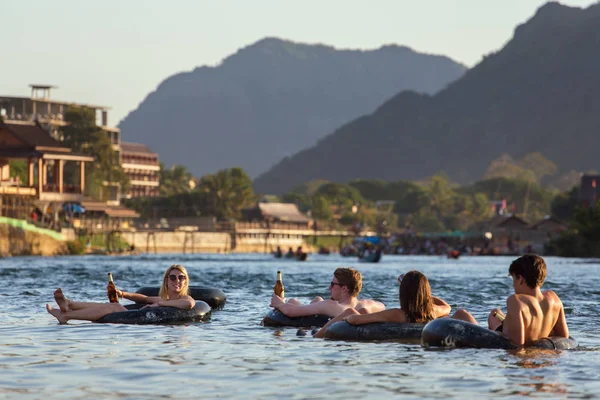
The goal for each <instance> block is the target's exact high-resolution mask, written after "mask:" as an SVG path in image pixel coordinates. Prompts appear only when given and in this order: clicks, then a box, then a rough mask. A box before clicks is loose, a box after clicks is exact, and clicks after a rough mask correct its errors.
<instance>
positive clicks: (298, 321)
mask: <svg viewBox="0 0 600 400" xmlns="http://www.w3.org/2000/svg"><path fill="white" fill-rule="evenodd" d="M330 319H331V317H330V316H328V315H311V316H307V317H295V318H290V317H286V316H285V315H284V314H283V313H282V312H281V311H279V310H271V311H270V312H269V313H268V314H267V315H265V317H264V318H263V320H262V323H261V325H263V326H293V327H296V328H310V327H313V326H317V327H321V326H323V325H325V324H326V323H327V322H329V320H330Z"/></svg>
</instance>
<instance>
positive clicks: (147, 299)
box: [117, 289, 160, 304]
mask: <svg viewBox="0 0 600 400" xmlns="http://www.w3.org/2000/svg"><path fill="white" fill-rule="evenodd" d="M117 295H118V296H119V297H121V298H124V299H127V300H131V301H135V302H136V303H142V304H152V303H157V302H158V301H159V300H160V297H158V296H146V295H144V294H141V293H129V292H125V291H123V290H119V289H117Z"/></svg>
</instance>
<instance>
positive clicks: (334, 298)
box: [270, 268, 385, 337]
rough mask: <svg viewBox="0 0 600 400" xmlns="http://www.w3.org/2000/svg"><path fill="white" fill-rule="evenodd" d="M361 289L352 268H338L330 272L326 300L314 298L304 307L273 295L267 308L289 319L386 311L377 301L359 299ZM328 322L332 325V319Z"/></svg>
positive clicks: (359, 276) (295, 301) (358, 277)
mask: <svg viewBox="0 0 600 400" xmlns="http://www.w3.org/2000/svg"><path fill="white" fill-rule="evenodd" d="M361 289H362V275H361V274H360V272H358V271H357V270H355V269H354V268H338V269H336V270H335V272H334V273H333V278H332V279H331V283H330V284H329V292H330V299H329V300H323V298H322V297H320V296H317V297H315V298H314V299H313V300H312V301H311V302H310V304H306V305H304V304H302V303H300V302H299V301H298V300H296V299H289V300H288V301H287V302H286V301H285V299H282V298H281V297H279V296H277V295H276V294H273V296H272V297H271V304H270V306H271V307H273V308H275V309H277V310H279V311H281V312H282V313H283V314H284V315H286V316H288V317H292V318H293V317H305V316H309V315H316V314H322V315H329V316H330V317H336V316H338V315H340V314H342V313H343V312H344V311H346V310H348V309H353V310H356V311H357V312H359V313H361V314H367V313H371V312H377V311H381V310H383V309H385V305H383V303H380V302H378V301H375V300H368V299H362V300H359V299H358V294H359V293H360V290H361ZM344 316H345V315H344ZM334 319H335V318H334ZM330 322H331V323H333V320H331V321H330ZM328 324H329V323H328ZM329 325H330V324H329ZM326 326H327V325H326ZM324 328H325V327H324ZM319 332H323V333H324V332H325V330H324V329H321V330H320V331H319ZM315 337H321V336H319V334H318V333H317V334H315Z"/></svg>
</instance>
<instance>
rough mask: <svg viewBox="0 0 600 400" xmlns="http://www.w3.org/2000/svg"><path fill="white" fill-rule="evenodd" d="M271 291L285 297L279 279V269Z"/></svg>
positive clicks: (281, 282)
mask: <svg viewBox="0 0 600 400" xmlns="http://www.w3.org/2000/svg"><path fill="white" fill-rule="evenodd" d="M273 291H274V292H275V294H276V295H277V296H279V297H282V298H283V297H285V293H284V287H283V281H282V280H281V271H277V282H275V286H274V287H273Z"/></svg>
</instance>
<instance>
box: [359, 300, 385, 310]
mask: <svg viewBox="0 0 600 400" xmlns="http://www.w3.org/2000/svg"><path fill="white" fill-rule="evenodd" d="M357 307H361V308H365V309H368V310H369V311H370V312H374V311H381V310H384V309H385V305H384V304H383V303H381V302H379V301H377V300H372V299H361V300H359V301H358V304H357Z"/></svg>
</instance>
